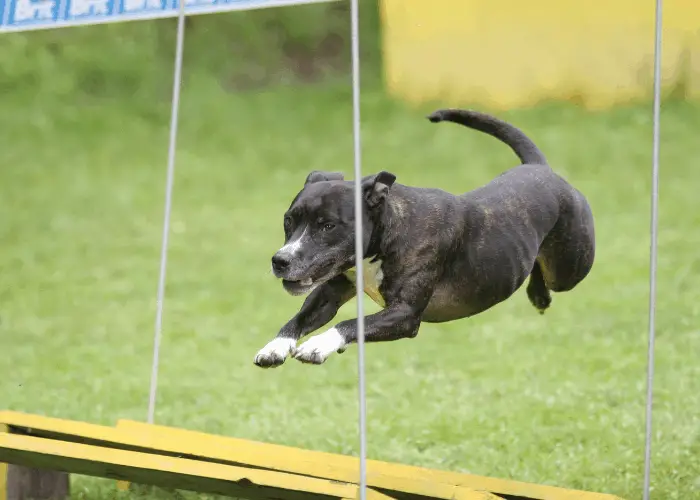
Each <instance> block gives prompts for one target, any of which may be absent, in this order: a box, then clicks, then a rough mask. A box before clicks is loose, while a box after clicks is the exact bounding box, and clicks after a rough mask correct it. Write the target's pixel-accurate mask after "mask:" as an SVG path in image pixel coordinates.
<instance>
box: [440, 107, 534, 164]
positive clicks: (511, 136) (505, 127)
mask: <svg viewBox="0 0 700 500" xmlns="http://www.w3.org/2000/svg"><path fill="white" fill-rule="evenodd" d="M428 120H430V121H431V122H433V123H439V122H442V121H447V122H454V123H459V124H460V125H464V126H465V127H469V128H473V129H475V130H479V131H481V132H484V133H485V134H489V135H491V136H493V137H495V138H496V139H499V140H500V141H502V142H504V143H506V144H507V145H508V146H510V148H511V149H512V150H513V151H514V152H515V154H516V155H518V158H520V161H522V162H523V163H536V164H540V165H547V159H546V158H545V156H544V153H542V151H540V149H539V148H538V147H537V146H535V143H534V142H532V141H531V140H530V138H529V137H528V136H526V135H525V133H524V132H523V131H522V130H520V129H519V128H517V127H515V126H513V125H511V124H509V123H506V122H504V121H503V120H499V119H498V118H496V117H494V116H491V115H487V114H485V113H479V112H478V111H468V110H464V109H439V110H437V111H435V112H434V113H431V114H430V115H428Z"/></svg>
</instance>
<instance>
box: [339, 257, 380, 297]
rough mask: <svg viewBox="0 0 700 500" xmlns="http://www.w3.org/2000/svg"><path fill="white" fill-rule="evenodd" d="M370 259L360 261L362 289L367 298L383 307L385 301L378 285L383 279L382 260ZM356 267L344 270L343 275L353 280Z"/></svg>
mask: <svg viewBox="0 0 700 500" xmlns="http://www.w3.org/2000/svg"><path fill="white" fill-rule="evenodd" d="M370 260H371V259H364V260H363V261H362V278H363V279H362V281H363V285H364V291H365V293H366V294H367V296H368V297H369V298H371V299H372V300H373V301H374V302H376V303H377V305H378V306H380V307H385V306H386V303H385V301H384V297H382V294H381V292H380V291H379V287H380V285H381V284H382V280H383V279H384V273H383V272H382V261H381V260H378V261H376V262H370ZM356 273H357V268H355V267H353V268H352V269H349V270H348V271H346V272H345V276H346V277H347V278H348V279H349V280H350V281H352V282H353V283H354V282H355V276H357V274H356Z"/></svg>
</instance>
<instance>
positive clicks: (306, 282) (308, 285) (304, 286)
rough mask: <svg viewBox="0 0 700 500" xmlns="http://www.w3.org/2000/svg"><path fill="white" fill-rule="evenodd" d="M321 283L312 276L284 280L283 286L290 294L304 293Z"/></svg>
mask: <svg viewBox="0 0 700 500" xmlns="http://www.w3.org/2000/svg"><path fill="white" fill-rule="evenodd" d="M319 284H320V282H319V281H314V280H312V279H311V278H306V279H303V280H299V281H291V280H285V279H283V280H282V286H283V287H284V289H285V290H286V291H287V293H289V294H290V295H304V294H306V293H309V292H310V291H311V290H313V289H314V288H316V287H317V286H318V285H319Z"/></svg>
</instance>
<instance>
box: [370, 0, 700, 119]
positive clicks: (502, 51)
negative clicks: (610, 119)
mask: <svg viewBox="0 0 700 500" xmlns="http://www.w3.org/2000/svg"><path fill="white" fill-rule="evenodd" d="M380 1H381V9H382V19H383V27H382V29H383V38H384V40H383V49H384V61H385V66H384V72H385V80H386V84H387V87H388V89H389V91H390V92H391V94H393V95H395V96H397V97H400V98H403V99H406V100H408V101H411V102H415V103H420V102H426V101H437V102H440V103H443V104H448V105H450V106H457V105H469V104H475V103H477V104H481V105H483V106H487V107H489V108H493V109H508V108H516V107H526V106H529V105H532V104H535V103H536V102H537V101H540V100H546V99H574V100H576V101H577V102H580V103H581V104H583V105H585V106H586V107H589V108H605V107H607V106H610V105H611V104H614V103H617V102H624V101H627V100H630V99H638V98H644V97H648V96H649V95H650V92H651V89H652V81H653V55H654V40H653V35H654V4H655V2H654V0H380ZM664 4H665V6H664V13H663V22H664V30H663V52H662V56H663V65H662V73H663V81H664V88H665V90H669V89H670V88H671V87H673V86H675V85H677V83H678V81H679V79H685V80H686V81H687V83H688V84H689V85H690V87H689V90H688V93H689V94H690V95H693V96H695V97H700V0H665V1H664ZM688 75H690V76H688Z"/></svg>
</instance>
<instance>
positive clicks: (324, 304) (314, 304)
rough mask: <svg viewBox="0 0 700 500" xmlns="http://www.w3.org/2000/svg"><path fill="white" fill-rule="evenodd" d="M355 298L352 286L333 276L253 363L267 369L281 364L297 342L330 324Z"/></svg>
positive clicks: (349, 282)
mask: <svg viewBox="0 0 700 500" xmlns="http://www.w3.org/2000/svg"><path fill="white" fill-rule="evenodd" d="M354 296H355V285H354V284H353V283H352V282H351V281H350V280H348V279H347V278H346V277H345V276H343V275H341V276H336V277H335V278H333V279H332V280H330V281H328V282H327V283H324V284H323V285H321V286H320V287H318V288H317V289H316V290H314V291H313V292H311V293H310V294H309V296H308V297H307V298H306V300H305V301H304V304H303V305H302V306H301V309H300V310H299V312H298V313H297V314H296V315H295V316H294V317H293V318H292V319H290V320H289V321H288V322H287V324H286V325H284V326H283V327H282V328H281V329H280V331H279V333H278V334H277V336H276V337H275V338H274V339H272V340H271V341H270V342H268V343H267V345H265V347H263V348H262V349H260V351H258V353H257V354H256V356H255V361H254V363H255V364H256V365H258V366H260V367H262V368H271V367H275V366H279V365H281V364H282V363H284V360H285V359H286V358H287V356H289V354H290V353H292V352H293V351H294V349H295V347H296V345H297V341H298V340H299V339H300V338H302V337H303V336H304V335H308V334H309V333H311V332H313V331H315V330H318V329H319V328H321V327H322V326H323V325H325V324H326V323H328V322H329V321H331V320H332V319H333V318H334V317H335V315H336V314H337V313H338V309H340V307H341V306H342V305H343V304H345V303H346V302H347V301H348V300H350V299H351V298H352V297H354Z"/></svg>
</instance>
